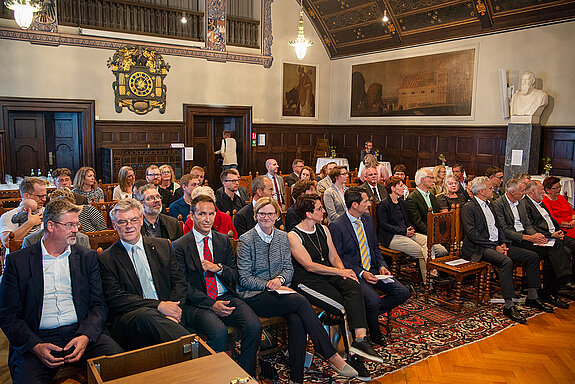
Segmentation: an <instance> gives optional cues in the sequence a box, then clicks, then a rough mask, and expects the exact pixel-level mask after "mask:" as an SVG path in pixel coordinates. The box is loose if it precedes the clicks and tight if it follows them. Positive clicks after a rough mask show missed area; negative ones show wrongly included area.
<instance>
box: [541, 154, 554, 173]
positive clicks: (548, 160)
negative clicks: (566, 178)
mask: <svg viewBox="0 0 575 384" xmlns="http://www.w3.org/2000/svg"><path fill="white" fill-rule="evenodd" d="M542 160H543V169H544V170H545V176H549V172H551V169H553V165H551V158H550V157H544V158H543V159H542Z"/></svg>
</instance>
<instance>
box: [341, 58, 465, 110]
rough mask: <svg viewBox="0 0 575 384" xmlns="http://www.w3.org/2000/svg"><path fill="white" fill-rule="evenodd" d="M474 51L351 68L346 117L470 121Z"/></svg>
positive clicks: (381, 62) (389, 61)
mask: <svg viewBox="0 0 575 384" xmlns="http://www.w3.org/2000/svg"><path fill="white" fill-rule="evenodd" d="M474 68H475V49H468V50H462V51H455V52H447V53H439V54H434V55H427V56H418V57H411V58H406V59H397V60H388V61H380V62H376V63H369V64H360V65H353V66H352V71H351V72H352V74H351V117H365V116H471V101H472V96H473V74H474Z"/></svg>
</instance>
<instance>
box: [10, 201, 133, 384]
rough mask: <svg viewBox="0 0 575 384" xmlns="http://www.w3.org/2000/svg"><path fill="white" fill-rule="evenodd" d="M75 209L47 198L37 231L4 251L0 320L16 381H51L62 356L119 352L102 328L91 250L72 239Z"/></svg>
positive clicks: (67, 360)
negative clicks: (28, 242) (31, 239)
mask: <svg viewBox="0 0 575 384" xmlns="http://www.w3.org/2000/svg"><path fill="white" fill-rule="evenodd" d="M80 210H81V209H80V207H78V206H76V205H74V204H72V203H70V202H69V201H67V200H64V199H55V200H53V201H51V202H50V203H49V204H48V205H47V206H46V209H45V211H44V217H43V220H44V237H43V239H42V240H41V241H40V242H38V243H37V244H35V245H32V246H30V247H27V248H24V249H21V250H19V251H16V252H13V253H11V254H10V256H9V257H8V259H7V263H6V269H5V270H4V275H3V277H2V283H1V285H0V327H1V328H2V330H3V331H4V334H5V335H6V337H7V338H8V341H9V343H10V354H9V361H8V366H9V368H10V374H11V375H12V380H13V382H14V383H15V384H19V383H25V384H28V383H50V382H51V380H52V378H53V377H54V375H55V374H56V372H57V371H58V369H59V368H60V367H61V366H63V365H64V364H68V363H77V362H78V361H80V360H85V359H86V358H91V357H97V356H101V355H113V354H116V353H120V352H122V348H121V347H120V346H119V345H118V344H117V343H116V342H115V341H114V340H113V339H112V338H111V337H110V336H108V335H106V334H105V333H102V332H103V331H104V327H105V322H106V314H107V310H106V304H105V301H104V295H103V293H102V283H101V280H100V271H99V270H98V261H97V255H96V252H95V251H93V250H90V249H86V248H83V247H79V246H77V245H75V242H76V235H77V233H78V227H79V226H80V222H79V219H78V213H79V212H80Z"/></svg>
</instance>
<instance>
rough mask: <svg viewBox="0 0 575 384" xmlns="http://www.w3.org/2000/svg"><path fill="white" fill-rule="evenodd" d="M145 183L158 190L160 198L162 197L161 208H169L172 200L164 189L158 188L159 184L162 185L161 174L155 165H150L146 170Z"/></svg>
mask: <svg viewBox="0 0 575 384" xmlns="http://www.w3.org/2000/svg"><path fill="white" fill-rule="evenodd" d="M146 181H147V182H148V183H150V184H152V185H155V186H156V188H158V192H159V193H160V196H162V206H163V207H164V208H165V207H169V206H170V199H172V195H171V194H170V191H168V190H167V189H164V188H160V184H161V183H162V172H161V171H160V168H158V166H157V165H150V166H149V167H148V168H147V169H146Z"/></svg>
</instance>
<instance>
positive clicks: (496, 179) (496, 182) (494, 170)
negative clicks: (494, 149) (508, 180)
mask: <svg viewBox="0 0 575 384" xmlns="http://www.w3.org/2000/svg"><path fill="white" fill-rule="evenodd" d="M485 176H487V178H488V179H489V183H490V184H491V186H492V187H493V193H492V194H491V197H490V199H489V200H491V201H492V202H493V201H495V200H497V199H498V198H499V197H501V196H503V195H505V188H503V187H501V184H502V183H503V169H501V168H499V167H489V168H487V170H486V171H485Z"/></svg>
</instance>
